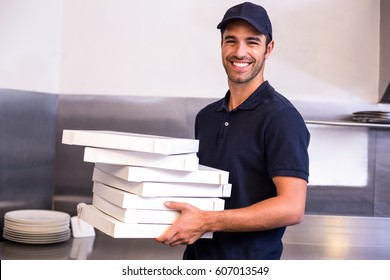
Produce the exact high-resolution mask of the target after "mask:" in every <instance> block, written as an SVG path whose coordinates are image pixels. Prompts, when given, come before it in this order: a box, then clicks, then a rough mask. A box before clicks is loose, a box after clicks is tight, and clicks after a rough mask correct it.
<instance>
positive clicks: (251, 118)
mask: <svg viewBox="0 0 390 280" xmlns="http://www.w3.org/2000/svg"><path fill="white" fill-rule="evenodd" d="M229 95H230V92H229V91H228V92H227V94H226V96H225V98H223V99H221V100H219V101H217V102H214V103H212V104H210V105H208V106H206V107H205V108H203V109H202V110H201V111H200V112H199V113H198V115H197V116H196V121H195V136H196V138H197V139H199V152H198V157H199V163H200V164H203V165H207V166H211V167H215V168H218V169H222V170H226V171H228V172H229V182H230V183H231V184H232V193H231V197H229V198H226V201H225V208H226V209H235V208H241V207H245V206H248V205H251V204H254V203H256V202H259V201H262V200H264V199H267V198H270V197H274V196H276V188H275V185H274V183H273V182H272V177H274V176H293V177H299V178H303V179H304V180H306V181H307V180H308V176H309V159H308V152H307V148H308V145H309V139H310V134H309V132H308V130H307V128H306V125H305V123H304V121H303V118H302V116H301V115H300V114H299V112H298V111H297V110H296V109H295V108H294V106H293V105H292V104H291V103H290V102H289V101H288V100H287V99H286V98H285V97H284V96H282V95H281V94H279V93H278V92H276V91H275V90H274V88H273V87H272V86H271V85H270V84H269V83H268V82H267V81H266V82H264V83H263V84H262V85H261V86H260V87H259V88H258V89H257V90H256V91H255V92H254V93H253V94H252V95H251V96H250V97H249V98H248V99H247V100H246V101H245V102H244V103H242V104H241V105H240V106H238V107H237V108H236V109H234V110H232V111H230V112H229V110H228V109H227V101H228V100H229ZM284 231H285V227H283V228H277V229H272V230H266V231H257V232H243V233H236V232H234V233H233V232H215V233H214V236H213V239H199V240H198V241H196V242H195V243H194V244H193V245H189V246H187V248H186V251H185V253H184V259H279V258H280V256H281V253H282V250H283V245H282V242H281V238H282V236H283V234H284Z"/></svg>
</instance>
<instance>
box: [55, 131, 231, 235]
mask: <svg viewBox="0 0 390 280" xmlns="http://www.w3.org/2000/svg"><path fill="white" fill-rule="evenodd" d="M62 143H64V144H68V145H79V146H85V150H84V161H85V162H92V163H94V170H93V174H92V181H93V194H92V195H93V198H92V205H81V206H79V209H78V216H79V218H80V219H82V220H84V221H85V222H87V223H89V224H90V225H92V226H94V227H95V228H97V229H98V230H100V231H102V232H104V233H106V234H108V235H110V236H112V237H115V238H155V237H158V236H160V235H161V234H163V233H164V232H165V231H166V230H167V229H168V228H169V226H170V225H171V224H172V223H173V222H174V221H175V220H176V219H177V218H178V217H179V215H180V212H178V211H176V210H172V209H168V208H167V207H166V206H165V204H164V202H166V201H178V202H185V203H189V204H191V205H193V206H195V207H197V208H199V209H202V210H208V211H220V210H223V209H224V199H223V198H226V197H229V196H230V194H231V185H230V184H229V183H228V179H229V173H228V172H227V171H223V170H219V169H215V168H211V167H208V166H203V165H200V164H199V160H198V157H197V155H196V153H197V151H198V148H199V142H198V140H194V139H186V138H174V137H165V136H157V135H146V134H135V133H127V132H117V131H98V130H64V131H63V137H62ZM202 237H203V238H212V233H205V234H204V235H203V236H202Z"/></svg>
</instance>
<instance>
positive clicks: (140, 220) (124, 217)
mask: <svg viewBox="0 0 390 280" xmlns="http://www.w3.org/2000/svg"><path fill="white" fill-rule="evenodd" d="M92 205H94V206H95V207H96V208H98V209H99V210H100V211H102V212H104V213H106V214H107V215H110V216H112V217H114V218H115V219H117V220H119V221H121V222H124V223H129V224H167V225H170V224H173V222H174V221H175V220H176V219H177V218H178V217H179V215H180V212H179V211H176V210H166V211H164V210H151V209H127V208H121V207H119V206H117V205H115V204H113V203H111V202H109V201H107V200H105V199H104V198H102V197H100V196H98V195H97V194H95V193H94V194H93V197H92Z"/></svg>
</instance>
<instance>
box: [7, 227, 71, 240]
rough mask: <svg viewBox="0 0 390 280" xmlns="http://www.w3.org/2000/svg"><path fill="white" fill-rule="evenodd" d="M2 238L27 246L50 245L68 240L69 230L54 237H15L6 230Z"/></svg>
mask: <svg viewBox="0 0 390 280" xmlns="http://www.w3.org/2000/svg"><path fill="white" fill-rule="evenodd" d="M3 237H4V238H5V239H7V240H10V241H14V242H19V243H27V244H51V243H58V242H63V241H66V240H68V239H69V238H70V229H69V230H68V231H66V232H64V233H61V234H58V235H54V236H43V237H38V236H29V235H26V236H23V235H15V234H13V233H9V232H7V231H6V230H4V232H3Z"/></svg>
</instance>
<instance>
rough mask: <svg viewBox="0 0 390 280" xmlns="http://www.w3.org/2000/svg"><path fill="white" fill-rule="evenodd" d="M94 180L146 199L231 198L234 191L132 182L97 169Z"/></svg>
mask: <svg viewBox="0 0 390 280" xmlns="http://www.w3.org/2000/svg"><path fill="white" fill-rule="evenodd" d="M92 180H93V181H94V182H100V183H103V184H105V185H108V186H111V187H115V188H118V189H121V190H123V191H126V192H130V193H134V194H137V195H140V196H145V197H161V196H169V197H171V196H172V197H230V194H231V189H232V185H231V184H221V185H216V184H196V183H161V182H130V181H127V180H124V179H122V178H119V177H116V176H114V175H111V174H109V173H106V172H104V171H101V170H99V169H97V168H96V167H95V168H94V170H93V175H92Z"/></svg>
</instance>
